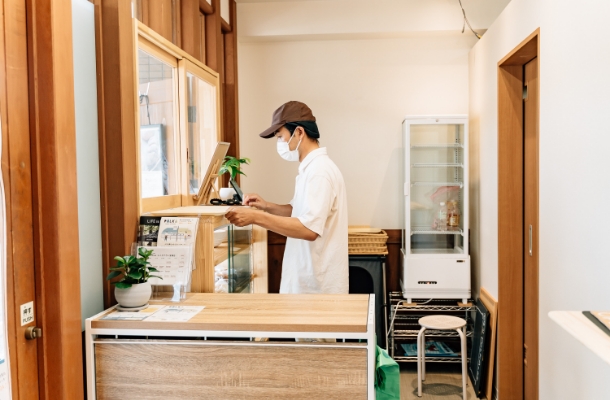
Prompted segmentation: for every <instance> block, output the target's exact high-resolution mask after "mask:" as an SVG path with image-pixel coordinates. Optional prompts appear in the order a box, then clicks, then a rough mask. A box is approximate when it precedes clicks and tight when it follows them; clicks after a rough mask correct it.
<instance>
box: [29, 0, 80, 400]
mask: <svg viewBox="0 0 610 400" xmlns="http://www.w3.org/2000/svg"><path fill="white" fill-rule="evenodd" d="M25 4H26V7H27V37H28V64H29V76H30V85H29V93H30V102H29V103H30V135H31V154H32V178H33V179H32V189H33V196H32V198H33V221H34V254H35V258H36V262H35V268H36V300H37V304H38V310H39V311H38V313H37V317H38V323H37V325H38V326H39V327H41V328H42V330H43V332H44V335H43V336H42V338H39V339H37V341H38V360H39V362H38V369H39V376H40V380H39V386H40V398H42V399H77V398H83V396H84V388H83V379H82V377H83V362H82V342H81V309H80V263H79V262H78V260H79V237H78V214H77V210H78V197H77V190H76V123H75V112H74V71H73V49H72V3H71V1H70V0H27V1H26V2H25Z"/></svg>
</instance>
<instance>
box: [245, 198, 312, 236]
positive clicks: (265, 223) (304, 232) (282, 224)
mask: <svg viewBox="0 0 610 400" xmlns="http://www.w3.org/2000/svg"><path fill="white" fill-rule="evenodd" d="M289 207H290V208H292V206H289ZM254 223H255V224H257V225H260V226H262V227H263V228H266V229H269V230H270V231H273V232H276V233H279V234H280V235H284V236H287V237H291V238H295V239H304V240H309V241H313V240H316V239H317V238H318V234H317V233H315V232H314V231H312V230H311V229H309V228H306V227H305V225H303V224H302V223H301V221H299V219H298V218H293V217H290V216H288V217H282V216H278V215H273V214H270V213H260V214H257V218H256V221H255V222H254Z"/></svg>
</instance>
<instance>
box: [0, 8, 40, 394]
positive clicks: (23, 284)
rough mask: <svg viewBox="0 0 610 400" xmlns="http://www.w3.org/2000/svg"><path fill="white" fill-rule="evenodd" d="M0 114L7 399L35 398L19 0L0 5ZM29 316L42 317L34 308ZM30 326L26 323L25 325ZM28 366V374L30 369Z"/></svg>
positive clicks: (25, 78)
mask: <svg viewBox="0 0 610 400" xmlns="http://www.w3.org/2000/svg"><path fill="white" fill-rule="evenodd" d="M1 6H2V16H0V67H1V68H2V70H1V72H2V73H0V77H1V78H0V96H1V98H0V113H1V115H2V118H1V123H2V176H3V179H4V189H5V201H6V209H5V216H6V242H7V254H6V257H7V265H6V289H7V294H6V298H7V303H6V317H7V341H8V347H9V353H10V360H9V366H10V371H11V388H12V395H13V398H16V399H33V398H36V399H37V398H39V387H38V379H39V377H38V370H36V369H35V366H36V363H37V360H38V355H37V352H38V348H37V347H38V343H36V341H25V340H24V334H25V329H26V326H21V324H20V315H19V314H20V310H19V308H20V307H19V306H20V305H21V304H24V303H26V302H29V301H35V300H36V298H35V296H36V293H35V291H36V288H35V269H34V267H33V266H34V263H35V257H34V237H33V221H32V212H33V208H32V170H31V168H32V163H31V154H30V135H29V132H30V121H29V95H28V91H27V87H28V85H29V74H28V44H27V26H26V8H25V2H24V1H23V0H4V1H2V2H1ZM34 312H35V313H36V314H38V315H37V316H36V320H35V322H36V323H38V322H39V320H38V318H42V317H43V316H42V315H40V310H39V309H38V304H37V303H35V304H34ZM30 326H31V324H30ZM32 367H34V370H31V368H32Z"/></svg>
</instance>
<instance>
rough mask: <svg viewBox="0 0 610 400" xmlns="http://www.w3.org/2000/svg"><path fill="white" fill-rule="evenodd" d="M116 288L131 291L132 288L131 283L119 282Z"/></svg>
mask: <svg viewBox="0 0 610 400" xmlns="http://www.w3.org/2000/svg"><path fill="white" fill-rule="evenodd" d="M115 286H116V287H118V288H119V289H129V288H130V287H131V283H127V282H117V283H115Z"/></svg>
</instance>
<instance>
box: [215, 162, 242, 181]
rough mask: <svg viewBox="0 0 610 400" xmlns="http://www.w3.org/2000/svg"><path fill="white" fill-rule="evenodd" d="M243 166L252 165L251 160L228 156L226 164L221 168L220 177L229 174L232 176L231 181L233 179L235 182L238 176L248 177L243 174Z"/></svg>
mask: <svg viewBox="0 0 610 400" xmlns="http://www.w3.org/2000/svg"><path fill="white" fill-rule="evenodd" d="M242 164H250V159H249V158H235V157H231V156H226V157H225V159H224V162H223V163H222V165H221V166H220V170H219V171H218V175H219V176H220V175H222V174H224V173H227V172H228V173H229V174H230V175H231V179H233V180H235V177H237V175H238V174H239V175H243V176H246V174H244V173H243V172H241V165H242Z"/></svg>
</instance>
